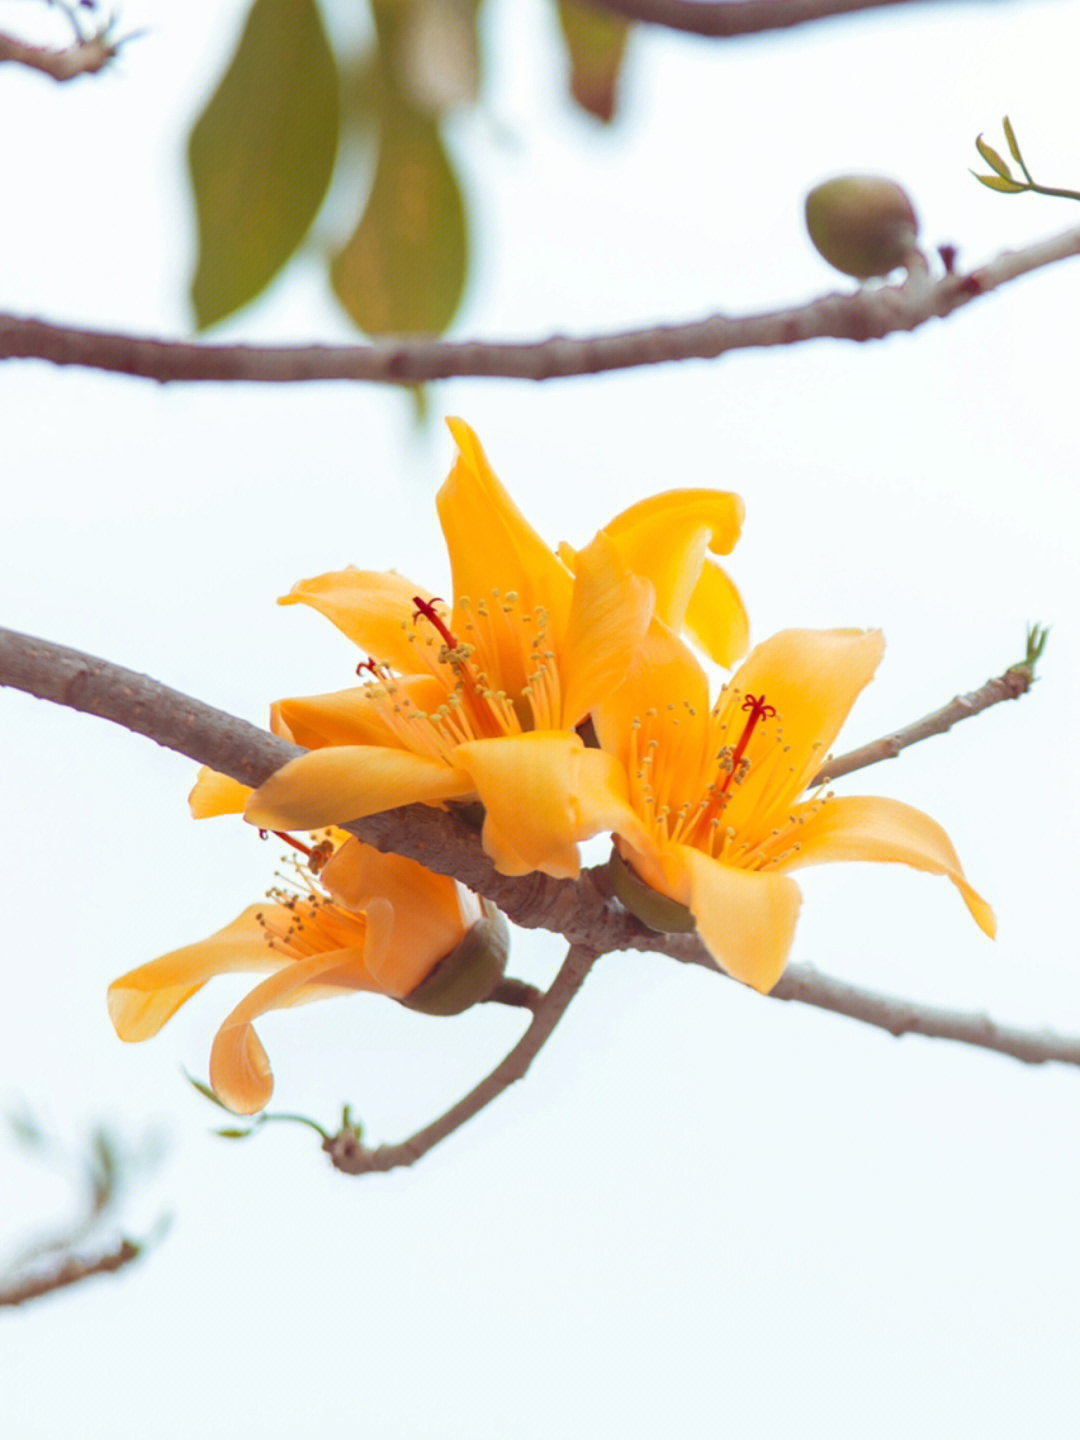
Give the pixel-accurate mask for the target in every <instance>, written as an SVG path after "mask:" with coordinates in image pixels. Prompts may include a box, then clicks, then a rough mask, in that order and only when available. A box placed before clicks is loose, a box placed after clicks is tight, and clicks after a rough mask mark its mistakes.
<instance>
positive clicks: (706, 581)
mask: <svg viewBox="0 0 1080 1440" xmlns="http://www.w3.org/2000/svg"><path fill="white" fill-rule="evenodd" d="M683 629H684V630H685V631H686V633H687V634H688V635H689V636H690V638H691V640H693V642H694V644H695V645H700V647H701V649H702V650H704V652H705V654H706V655H708V656H709V658H710V659H711V660H715V661H716V663H717V664H718V665H723V666H724V667H725V669H729V668H730V667H731V666H732V665H734V664H735V662H736V660H738V659H739V658H740V657H741V656H743V655H745V654H746V650H747V647H748V646H749V644H750V621H749V619H748V618H747V614H746V606H745V605H744V604H743V599H742V596H741V595H740V594H739V592H738V590H737V589H736V588H735V584H734V582H733V581H732V579H731V576H730V575H728V573H727V571H726V570H724V569H722V568H721V566H719V565H717V564H716V563H715V562H714V561H712V560H710V559H708V557H706V559H705V563H704V565H703V566H702V570H701V575H700V576H699V577H698V582H697V584H696V585H695V586H694V592H693V594H692V595H691V596H690V601H689V603H688V605H687V607H686V616H685V618H684V620H683Z"/></svg>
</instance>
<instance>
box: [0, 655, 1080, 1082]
mask: <svg viewBox="0 0 1080 1440" xmlns="http://www.w3.org/2000/svg"><path fill="white" fill-rule="evenodd" d="M996 683H997V682H991V685H995V684H996ZM0 685H6V686H12V687H14V688H15V689H18V690H23V691H25V692H26V693H28V694H31V695H36V696H38V697H39V698H41V699H44V700H52V701H55V702H56V703H57V704H60V705H67V706H70V707H71V708H73V709H76V710H81V711H83V712H84V713H86V714H90V715H98V716H100V717H101V718H102V719H106V720H111V721H113V722H114V723H116V724H119V725H123V726H126V728H128V729H130V730H134V731H136V732H137V733H138V734H141V735H146V736H148V737H149V738H150V739H152V740H155V741H157V743H158V744H160V745H164V746H166V747H168V748H169V749H173V750H177V751H179V752H180V753H181V754H183V755H186V756H188V757H189V758H190V759H192V760H195V761H197V762H198V763H200V764H203V765H209V766H211V768H213V769H215V770H219V771H221V772H222V773H223V774H226V775H230V776H231V777H232V778H233V779H234V780H239V781H240V782H241V783H242V784H245V785H259V784H261V783H262V782H263V781H264V780H265V779H267V777H268V776H269V775H271V774H272V773H273V772H274V771H275V770H276V769H278V768H279V767H280V766H281V765H283V764H285V763H286V762H287V761H288V760H291V759H293V758H294V757H295V756H296V755H299V754H302V753H303V751H302V750H301V749H300V747H298V746H296V745H292V744H290V743H289V742H288V741H286V740H281V739H279V738H278V737H277V736H275V735H271V734H268V733H267V732H266V731H264V730H260V729H258V727H257V726H254V725H249V724H248V723H247V722H246V721H244V720H238V719H237V718H236V717H235V716H232V715H227V714H225V712H223V711H221V710H215V709H213V708H212V707H211V706H209V705H203V704H202V703H201V702H200V701H198V700H194V699H192V698H191V697H190V696H188V695H184V694H182V693H181V692H179V691H177V690H170V689H169V688H168V686H165V685H162V684H160V683H159V682H158V681H156V680H151V679H150V678H149V677H148V676H145V675H140V674H138V673H137V672H136V671H134V670H126V669H123V668H122V667H120V666H116V665H111V664H110V663H109V662H108V661H105V660H100V659H97V658H95V657H94V656H91V655H85V654H82V653H81V652H80V651H78V650H72V649H69V648H67V647H66V646H62V645H53V644H51V643H49V642H47V641H44V640H38V639H35V638H34V637H32V636H29V635H20V634H18V633H17V632H15V631H12V630H3V629H0ZM988 689H989V687H987V686H984V687H983V690H982V691H978V692H975V693H976V694H978V695H982V694H983V693H984V692H986V691H988ZM1009 698H1013V696H1012V693H1011V690H1010V687H1009V686H1008V685H1005V686H1000V687H999V689H998V690H997V692H996V694H995V696H994V697H992V698H988V699H987V700H986V704H985V705H984V706H982V708H986V706H987V705H991V704H995V703H997V701H998V700H1004V699H1009ZM954 703H955V702H954ZM950 708H951V707H946V709H950ZM938 713H939V714H940V713H941V712H938ZM970 713H975V712H974V710H972V711H971V712H970ZM930 718H931V719H932V718H933V717H930ZM920 723H925V722H920ZM900 733H901V734H903V733H905V732H900ZM927 733H934V732H933V731H929V732H927ZM920 738H921V737H920ZM908 743H914V741H909V742H908ZM855 753H856V754H858V753H861V752H855ZM863 763H871V762H869V761H865V762H863ZM829 768H830V774H831V773H832V772H833V767H829ZM342 828H344V829H347V830H349V831H351V832H352V833H353V834H354V835H357V836H358V837H359V838H360V839H361V840H364V841H366V842H367V843H368V844H369V845H374V846H376V847H377V848H378V849H380V850H392V851H395V852H396V853H398V854H401V855H407V856H408V857H409V858H410V859H413V860H418V861H419V862H420V863H421V864H423V865H426V866H427V867H428V868H429V869H430V870H434V871H436V872H438V873H439V874H444V875H454V876H455V877H456V878H457V879H459V880H460V881H461V882H462V883H463V884H465V885H467V886H469V887H470V888H471V889H473V890H476V891H477V892H479V893H480V894H482V895H485V896H487V897H488V899H490V900H492V901H494V903H495V904H496V905H498V906H499V908H500V909H501V910H503V912H504V913H505V914H506V916H507V917H508V918H509V919H510V920H512V921H513V922H514V923H515V924H517V925H520V926H523V927H525V928H527V929H546V930H551V931H554V932H556V933H558V934H560V935H562V936H563V938H564V939H566V940H567V941H568V942H569V943H570V944H571V945H573V946H577V947H580V949H581V950H582V951H583V952H588V953H590V954H603V953H607V952H608V951H612V950H642V951H649V952H654V953H657V954H661V955H666V956H668V957H669V958H671V959H673V960H678V961H681V962H683V963H684V964H692V965H701V966H704V967H705V968H706V969H709V970H716V968H717V967H716V966H715V965H714V964H713V962H712V960H711V959H710V958H709V955H708V954H707V952H706V951H705V949H704V947H703V946H702V944H701V942H700V941H699V940H698V938H697V936H696V935H666V934H658V933H657V932H656V931H653V930H650V929H648V927H647V926H645V925H644V924H642V922H641V921H639V920H637V919H635V918H634V916H632V915H630V914H629V913H628V912H627V911H626V910H624V909H623V908H622V906H621V905H620V904H619V903H618V901H617V900H615V899H614V898H613V897H612V895H611V891H610V889H609V887H608V884H607V875H606V870H605V867H603V866H598V867H596V868H595V869H592V870H586V871H584V872H583V873H582V876H581V878H580V880H577V881H574V880H554V879H552V878H551V877H550V876H547V875H540V874H534V875H526V876H523V877H512V876H507V875H500V874H499V873H498V872H497V871H496V870H495V867H494V866H493V865H492V863H491V860H490V859H489V857H488V856H487V855H486V854H485V853H484V851H483V849H482V847H481V844H480V837H479V834H478V832H477V831H476V830H474V829H473V828H472V827H471V826H469V825H468V824H466V823H465V821H464V820H462V819H461V818H460V817H459V816H458V815H456V814H453V813H450V812H447V811H441V810H436V809H435V808H433V807H431V806H426V805H409V806H403V807H401V808H400V809H397V810H387V811H384V812H383V813H382V814H379V815H370V816H368V817H367V818H366V819H364V820H358V821H353V822H351V823H349V824H347V825H345V826H343V827H342ZM718 973H722V972H718ZM771 996H772V998H775V999H779V1000H797V1001H799V1002H801V1003H802V1004H806V1005H818V1006H820V1007H822V1008H824V1009H827V1010H835V1011H838V1012H839V1013H842V1014H845V1015H850V1016H851V1017H852V1018H853V1019H858V1020H861V1021H863V1022H864V1023H865V1024H868V1025H875V1026H878V1027H879V1028H883V1029H886V1030H889V1031H891V1032H892V1033H893V1034H902V1033H907V1032H909V1031H912V1032H915V1031H917V1032H918V1033H919V1034H921V1035H934V1036H938V1037H940V1038H942V1039H953V1040H961V1041H963V1043H965V1044H970V1045H978V1046H981V1047H983V1048H985V1049H990V1050H998V1051H1000V1052H1001V1053H1002V1054H1006V1055H1012V1056H1014V1058H1016V1059H1021V1060H1025V1061H1027V1062H1028V1063H1040V1062H1042V1061H1046V1060H1060V1061H1062V1062H1064V1063H1066V1064H1071V1065H1080V1039H1076V1038H1072V1037H1068V1036H1065V1037H1059V1036H1055V1035H1052V1034H1048V1033H1047V1034H1039V1035H1028V1034H1026V1033H1025V1032H1021V1031H1012V1030H1004V1029H1001V1028H1000V1027H996V1026H994V1025H993V1024H992V1023H991V1022H990V1021H988V1020H987V1019H986V1018H985V1017H982V1016H977V1015H967V1016H964V1015H959V1014H958V1013H956V1012H952V1011H939V1010H935V1009H933V1008H932V1007H920V1006H914V1005H912V1004H911V1003H910V1002H908V1001H906V1000H900V999H889V998H886V997H882V996H879V995H875V994H872V993H870V992H863V991H860V990H858V989H856V988H855V987H854V986H849V985H846V984H845V983H844V982H842V981H838V980H832V979H830V978H829V977H827V976H823V975H819V974H817V972H815V971H814V970H812V969H811V968H810V967H807V966H799V965H793V966H789V967H788V969H787V971H786V972H785V974H784V975H783V977H782V978H781V980H780V982H779V984H778V985H777V986H776V987H775V988H774V989H773V990H772V992H771ZM540 1004H541V1005H542V1004H543V1002H540ZM536 1013H539V1007H538V1010H537V1012H536ZM901 1021H902V1022H903V1023H902V1024H901V1023H900V1022H901Z"/></svg>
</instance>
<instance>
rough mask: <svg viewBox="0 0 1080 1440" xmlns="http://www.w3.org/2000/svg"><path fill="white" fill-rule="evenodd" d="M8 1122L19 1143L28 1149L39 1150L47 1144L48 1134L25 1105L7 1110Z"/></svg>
mask: <svg viewBox="0 0 1080 1440" xmlns="http://www.w3.org/2000/svg"><path fill="white" fill-rule="evenodd" d="M7 1119H8V1124H9V1125H10V1126H11V1132H12V1134H13V1135H14V1136H15V1139H16V1140H17V1141H18V1142H19V1144H20V1145H25V1146H26V1148H27V1149H28V1150H40V1149H43V1148H44V1146H45V1145H47V1144H48V1136H47V1135H46V1134H45V1131H44V1130H42V1128H41V1126H40V1125H39V1124H38V1122H37V1121H36V1120H35V1119H34V1117H33V1115H32V1114H31V1113H30V1111H29V1110H27V1109H26V1108H25V1106H23V1107H20V1109H18V1110H9V1111H8V1117H7Z"/></svg>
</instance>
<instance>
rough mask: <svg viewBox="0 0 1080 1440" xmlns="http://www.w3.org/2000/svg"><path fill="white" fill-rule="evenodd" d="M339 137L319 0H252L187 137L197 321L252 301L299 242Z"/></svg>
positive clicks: (193, 295)
mask: <svg viewBox="0 0 1080 1440" xmlns="http://www.w3.org/2000/svg"><path fill="white" fill-rule="evenodd" d="M337 142H338V77H337V69H336V67H335V64H334V57H333V55H332V54H331V52H330V46H329V43H328V42H327V38H326V33H325V31H324V30H323V26H322V21H321V19H320V17H319V11H318V7H317V5H316V4H315V0H255V3H254V5H252V7H251V11H250V13H249V15H248V19H247V24H246V25H245V27H244V33H243V35H242V36H241V38H240V44H239V46H238V48H237V51H236V54H235V55H234V56H233V58H232V63H231V64H230V66H229V68H228V70H227V71H226V73H225V75H224V77H223V79H222V81H221V83H220V85H219V86H218V88H217V90H216V91H215V92H214V94H213V95H212V96H211V98H210V101H209V103H208V104H207V106H206V109H205V110H204V111H203V113H202V114H201V115H200V116H199V118H198V120H197V121H196V122H195V127H194V129H193V130H192V132H191V138H190V140H189V141H188V164H189V166H190V169H191V182H192V187H193V189H194V192H195V205H196V209H197V211H198V220H199V255H198V263H197V265H196V270H195V277H194V279H193V281H192V285H191V298H192V300H193V302H194V305H195V315H196V320H197V322H198V325H199V328H200V329H202V328H205V327H206V326H207V325H212V324H213V323H214V322H215V321H216V320H221V319H222V318H223V317H224V316H226V315H230V314H232V312H233V311H234V310H237V309H238V308H239V307H240V306H241V305H245V304H247V302H248V301H249V300H252V299H254V298H255V296H256V295H258V294H259V293H260V292H261V291H262V290H264V289H265V288H266V286H267V285H268V284H269V283H270V281H271V280H272V279H273V278H274V276H275V275H276V274H277V273H278V271H279V270H280V269H281V267H282V266H283V265H284V264H285V262H286V260H288V258H289V256H290V255H291V254H292V253H293V251H294V250H295V249H296V247H297V246H298V245H299V244H300V241H301V240H302V239H303V238H304V235H305V234H306V233H307V230H308V227H309V226H310V224H311V222H312V220H313V219H314V218H315V213H316V211H317V210H318V208H319V206H320V205H321V203H322V200H323V197H324V195H325V194H326V188H327V186H328V185H329V183H330V174H331V171H332V170H333V168H334V157H335V154H336V153H337Z"/></svg>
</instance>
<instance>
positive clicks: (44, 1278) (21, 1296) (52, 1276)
mask: <svg viewBox="0 0 1080 1440" xmlns="http://www.w3.org/2000/svg"><path fill="white" fill-rule="evenodd" d="M141 1254H142V1247H141V1246H140V1245H136V1244H135V1243H134V1242H133V1241H131V1240H123V1241H121V1243H120V1244H119V1245H118V1246H117V1247H116V1249H115V1250H110V1251H108V1252H107V1253H106V1254H105V1255H99V1256H98V1257H97V1258H96V1259H94V1260H80V1259H78V1258H77V1257H76V1256H74V1255H70V1256H68V1258H67V1259H66V1260H65V1261H64V1262H63V1263H62V1264H61V1265H58V1266H57V1267H56V1268H55V1269H53V1270H49V1271H47V1272H46V1273H44V1274H41V1275H32V1276H27V1277H26V1278H24V1279H22V1280H15V1281H12V1282H10V1283H9V1284H6V1285H0V1307H3V1306H7V1305H25V1304H26V1302H27V1301H28V1300H38V1299H40V1297H41V1296H42V1295H48V1294H50V1293H51V1292H52V1291H53V1290H64V1289H67V1288H68V1287H69V1286H71V1285H78V1284H80V1283H81V1282H82V1281H83V1280H90V1279H92V1278H93V1276H95V1275H112V1274H115V1272H116V1271H117V1270H120V1269H122V1268H123V1267H124V1266H125V1265H129V1264H130V1263H131V1262H132V1260H137V1259H138V1258H139V1256H140V1255H141Z"/></svg>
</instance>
